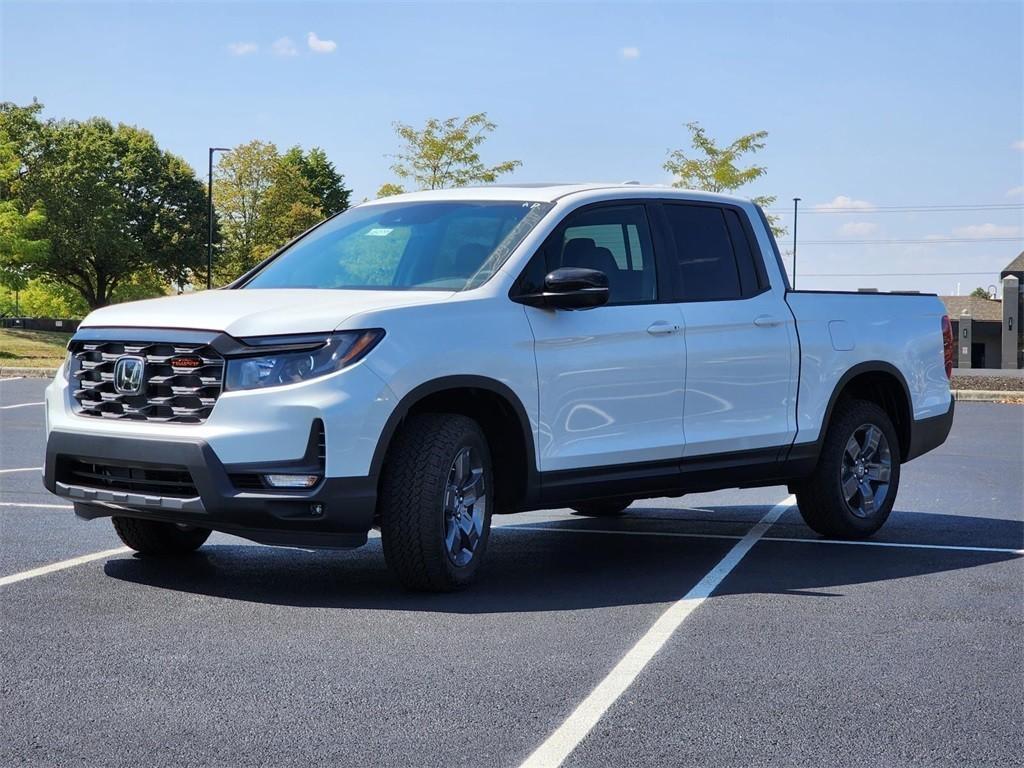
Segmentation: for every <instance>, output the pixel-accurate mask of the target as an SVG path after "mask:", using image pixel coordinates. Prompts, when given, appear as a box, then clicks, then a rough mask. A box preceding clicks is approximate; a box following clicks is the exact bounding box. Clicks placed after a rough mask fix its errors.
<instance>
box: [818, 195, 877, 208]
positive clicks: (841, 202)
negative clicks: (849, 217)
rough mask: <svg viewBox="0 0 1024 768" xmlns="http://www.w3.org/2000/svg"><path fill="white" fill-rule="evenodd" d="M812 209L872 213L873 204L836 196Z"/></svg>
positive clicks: (844, 196)
mask: <svg viewBox="0 0 1024 768" xmlns="http://www.w3.org/2000/svg"><path fill="white" fill-rule="evenodd" d="M814 209H815V210H816V211H822V210H833V209H835V210H840V211H873V210H874V209H875V204H874V203H869V202H868V201H867V200H854V199H853V198H852V197H847V196H846V195H836V197H835V198H834V199H833V200H832V201H831V202H828V203H818V204H817V205H815V206H814Z"/></svg>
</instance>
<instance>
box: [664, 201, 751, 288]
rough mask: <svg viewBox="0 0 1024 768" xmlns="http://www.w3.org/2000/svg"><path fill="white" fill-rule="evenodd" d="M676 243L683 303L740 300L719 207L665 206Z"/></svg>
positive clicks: (737, 274)
mask: <svg viewBox="0 0 1024 768" xmlns="http://www.w3.org/2000/svg"><path fill="white" fill-rule="evenodd" d="M665 215H666V216H667V217H668V223H669V227H670V229H671V230H672V236H673V238H674V239H675V244H676V261H677V263H678V264H679V272H680V277H681V280H682V300H683V301H713V300H722V299H740V298H743V288H742V283H741V280H740V270H739V268H738V267H737V264H736V256H735V254H734V252H733V246H732V239H731V238H730V237H729V227H728V224H727V223H726V219H725V215H724V212H723V210H722V209H721V208H716V207H713V206H703V205H678V204H674V203H668V204H666V205H665Z"/></svg>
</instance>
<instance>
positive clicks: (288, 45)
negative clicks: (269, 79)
mask: <svg viewBox="0 0 1024 768" xmlns="http://www.w3.org/2000/svg"><path fill="white" fill-rule="evenodd" d="M270 48H271V50H272V51H273V52H274V55H275V56H298V55H299V50H298V48H296V47H295V43H293V42H292V39H291V38H290V37H281V38H278V39H277V40H275V41H274V44H273V45H271V46H270Z"/></svg>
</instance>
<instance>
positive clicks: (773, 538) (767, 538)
mask: <svg viewBox="0 0 1024 768" xmlns="http://www.w3.org/2000/svg"><path fill="white" fill-rule="evenodd" d="M763 541H784V542H797V543H800V544H845V545H847V546H854V547H858V546H859V547H904V548H906V549H948V550H952V551H953V552H1001V553H1004V554H1010V555H1024V549H1012V548H1009V547H968V546H962V545H961V546H958V545H955V544H914V543H912V542H906V543H904V542H902V541H843V540H842V539H799V538H795V537H794V538H783V537H781V536H765V537H764V539H763Z"/></svg>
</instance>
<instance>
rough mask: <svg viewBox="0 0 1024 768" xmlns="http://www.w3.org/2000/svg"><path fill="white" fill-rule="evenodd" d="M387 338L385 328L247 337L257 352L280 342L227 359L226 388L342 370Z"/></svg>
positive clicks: (293, 380)
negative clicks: (264, 337)
mask: <svg viewBox="0 0 1024 768" xmlns="http://www.w3.org/2000/svg"><path fill="white" fill-rule="evenodd" d="M382 338H384V331H383V330H382V329H380V328H374V329H371V330H368V331H341V332H338V333H332V334H329V335H327V336H321V337H319V338H316V337H312V338H311V337H300V338H298V339H296V338H294V337H293V338H291V339H287V340H280V339H273V338H266V339H254V340H247V342H246V343H248V344H251V345H252V346H253V347H255V349H254V350H253V352H256V351H257V350H258V348H259V347H260V346H270V345H273V346H277V347H278V349H277V350H275V351H270V350H267V352H266V353H265V354H260V355H254V356H252V357H249V356H245V357H235V358H229V359H228V361H227V372H226V374H225V378H224V388H225V389H227V390H239V389H262V388H263V387H279V386H282V385H284V384H295V383H297V382H300V381H307V380H309V379H315V378H316V377H317V376H326V375H327V374H329V373H334V372H335V371H340V370H341V369H342V368H344V367H345V366H347V365H352V363H354V362H356V361H357V360H359V359H361V358H362V357H363V356H364V355H365V354H366V353H367V352H369V351H370V350H371V349H373V348H374V346H376V344H377V342H378V341H380V340H381V339H382Z"/></svg>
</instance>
